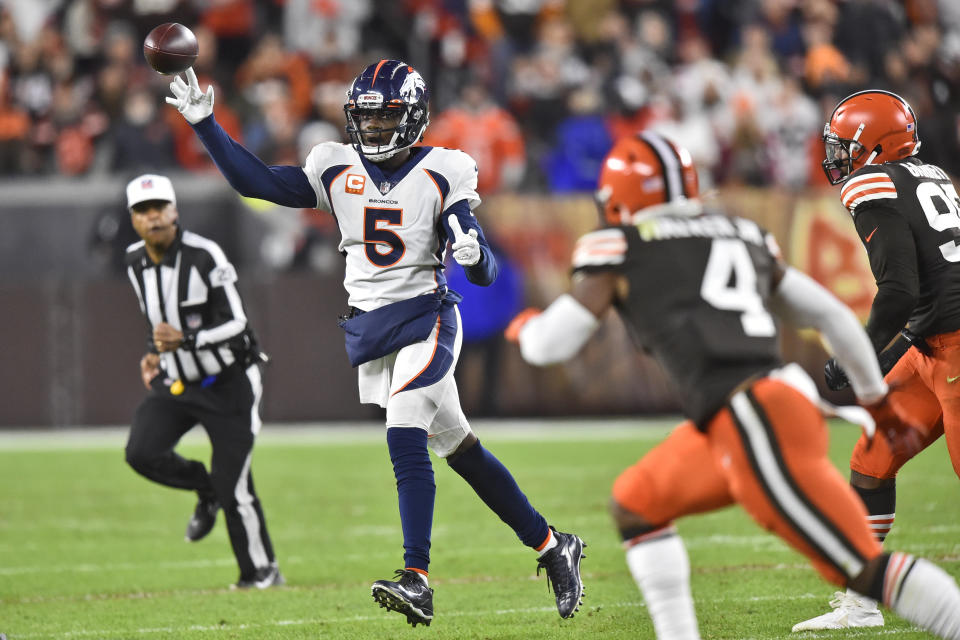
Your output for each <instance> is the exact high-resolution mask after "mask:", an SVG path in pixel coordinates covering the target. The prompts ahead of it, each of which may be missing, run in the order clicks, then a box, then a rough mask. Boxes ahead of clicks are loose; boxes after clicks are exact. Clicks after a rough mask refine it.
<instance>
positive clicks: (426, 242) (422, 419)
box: [167, 60, 585, 626]
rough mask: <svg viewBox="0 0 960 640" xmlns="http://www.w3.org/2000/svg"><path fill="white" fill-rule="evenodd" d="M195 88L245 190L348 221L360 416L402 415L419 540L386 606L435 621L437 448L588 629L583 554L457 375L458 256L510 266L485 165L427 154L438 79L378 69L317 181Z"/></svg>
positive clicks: (200, 128)
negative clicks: (234, 126) (259, 143)
mask: <svg viewBox="0 0 960 640" xmlns="http://www.w3.org/2000/svg"><path fill="white" fill-rule="evenodd" d="M186 76H187V81H186V82H185V81H184V80H183V79H181V78H180V77H179V76H178V77H177V78H176V79H175V80H174V82H173V83H171V85H170V90H171V91H172V92H173V94H174V96H173V97H168V98H167V102H168V103H170V104H172V105H174V106H175V107H176V108H177V110H178V111H180V113H182V114H183V116H184V118H186V119H187V121H188V122H189V123H190V124H191V125H192V126H193V128H194V131H196V133H197V135H198V137H199V138H200V140H201V142H202V143H203V144H204V146H205V147H206V148H207V151H208V152H209V153H210V156H211V157H212V158H213V160H214V161H215V162H216V164H217V167H219V169H220V171H221V172H222V173H223V174H224V176H225V177H226V178H227V180H228V181H229V182H230V184H231V185H232V186H233V187H234V189H236V190H237V191H238V192H240V193H241V194H242V195H245V196H249V197H255V198H261V199H264V200H268V201H271V202H275V203H277V204H280V205H284V206H289V207H300V208H303V207H310V208H318V209H322V210H324V211H329V212H330V213H331V214H332V215H333V216H334V217H335V218H336V219H337V224H338V226H339V228H340V233H341V241H340V249H341V251H342V252H343V253H344V255H345V256H346V260H347V264H346V275H345V277H344V286H345V288H346V290H347V295H348V304H349V305H350V311H349V313H347V314H346V315H344V316H341V319H340V326H341V327H342V328H343V330H344V332H345V338H346V348H347V354H348V356H349V358H350V363H351V364H352V365H353V366H355V367H358V369H359V386H360V401H361V402H365V403H375V404H379V405H380V406H382V407H385V408H386V414H387V418H386V424H387V446H388V448H389V451H390V459H391V461H392V462H393V469H394V475H395V476H396V479H397V494H398V501H399V507H400V520H401V527H402V530H403V546H404V557H403V559H404V568H403V569H400V570H398V571H397V572H396V575H395V576H394V577H395V580H377V581H376V582H374V583H373V585H372V587H371V593H372V595H373V598H374V599H375V600H376V601H377V603H378V604H380V606H381V607H386V608H387V609H389V610H392V611H398V612H400V613H402V614H404V615H405V616H406V618H407V621H408V622H409V623H410V624H412V625H414V626H416V625H417V624H427V625H429V624H430V622H431V621H432V620H433V589H431V588H430V587H429V583H428V566H429V562H430V532H431V528H432V523H433V506H434V498H435V495H436V485H435V484H434V478H433V467H432V465H431V462H430V455H429V452H428V446H429V447H430V448H432V449H433V451H434V452H435V453H436V454H437V455H438V456H440V457H442V458H445V459H446V460H447V463H448V464H449V465H450V467H451V468H452V469H453V470H454V471H456V472H457V473H458V474H459V475H460V476H461V477H463V478H464V479H465V480H466V481H467V482H468V483H469V484H470V486H471V487H472V488H473V490H474V491H475V492H476V493H477V495H478V496H479V497H480V498H481V499H482V500H483V502H484V503H485V504H486V505H487V506H488V507H490V509H492V510H493V511H494V513H496V514H497V515H498V516H499V517H500V519H501V520H503V521H504V522H505V523H506V524H507V525H509V526H510V527H511V528H512V529H513V530H514V532H515V533H516V534H517V536H518V537H519V538H520V540H521V541H522V542H523V543H524V544H525V545H527V546H529V547H531V548H533V549H535V550H536V551H537V552H538V554H539V555H538V570H539V568H541V567H542V568H544V569H546V571H547V576H548V578H549V581H550V583H551V584H552V585H553V591H554V596H555V599H556V604H557V610H558V612H559V613H560V615H561V617H563V618H569V617H572V616H573V614H574V612H575V611H577V610H578V607H579V605H580V602H581V598H582V596H583V583H582V581H581V579H580V560H581V558H582V557H583V547H584V546H585V545H584V543H583V541H582V540H581V539H580V538H579V537H577V536H576V535H574V534H571V533H562V532H559V531H556V530H555V529H554V528H553V527H550V526H548V524H547V521H546V520H545V519H544V517H543V516H542V515H541V514H540V513H539V512H538V511H537V510H536V509H534V508H533V507H532V506H531V505H530V503H529V501H528V500H527V498H526V496H525V495H524V494H523V492H522V491H521V490H520V488H519V487H518V486H517V483H516V481H515V480H514V478H513V476H512V475H511V474H510V472H509V471H508V470H507V469H506V467H504V466H503V464H501V463H500V461H499V460H497V458H496V457H494V456H493V454H491V453H490V452H489V451H488V450H487V449H485V448H484V447H483V446H482V445H481V444H480V441H479V440H478V439H477V437H476V435H474V434H473V433H472V432H471V430H470V425H469V423H468V422H467V419H466V417H464V415H463V411H461V409H460V400H459V396H458V394H457V386H456V382H455V381H454V378H453V370H454V367H455V366H456V362H457V358H458V357H459V355H460V344H461V339H462V338H461V328H460V316H459V313H458V311H457V306H456V304H457V302H459V301H460V300H461V296H460V295H459V294H457V293H456V292H454V291H451V290H449V289H448V287H447V285H446V279H445V278H444V275H443V256H444V252H445V251H446V247H447V242H448V241H451V242H452V243H453V244H452V247H451V248H452V250H453V257H454V259H455V260H456V262H457V263H458V264H459V265H460V266H462V267H463V269H464V271H465V273H466V275H467V279H468V280H470V281H471V282H473V283H476V284H479V285H483V286H486V285H489V284H491V283H492V282H493V281H494V279H495V278H496V276H497V263H496V260H495V259H494V256H493V253H492V252H491V251H490V247H489V246H488V245H487V241H486V240H485V238H484V236H483V230H482V229H481V228H480V225H479V224H478V222H477V219H476V217H475V216H474V215H473V209H474V208H475V207H476V206H477V205H479V204H480V198H479V197H478V196H477V193H476V185H477V166H476V163H475V162H474V161H473V159H472V158H470V156H468V155H467V154H465V153H463V152H461V151H456V150H452V149H443V148H432V147H425V146H415V145H416V144H417V143H418V142H419V141H420V140H421V139H422V137H423V133H424V130H425V129H426V127H427V125H428V123H429V111H428V104H427V103H428V93H427V86H426V83H425V82H424V80H423V78H422V77H421V76H420V74H419V73H417V71H416V70H415V69H414V68H413V67H411V66H410V65H408V64H406V63H405V62H401V61H399V60H380V61H379V62H377V63H374V64H371V65H370V66H368V67H367V68H366V69H364V70H363V71H362V72H361V73H360V75H359V76H357V77H356V79H355V80H354V81H353V84H352V85H351V87H350V90H349V92H348V93H347V101H346V104H345V105H344V114H345V116H346V121H347V125H346V130H347V134H348V135H349V136H350V140H351V144H349V145H347V144H339V143H323V144H320V145H317V146H316V147H315V148H314V149H313V150H312V151H311V153H310V155H309V156H308V158H307V161H306V165H305V166H304V167H295V166H271V167H268V166H266V165H264V164H263V162H261V161H260V160H259V159H258V158H257V157H256V156H254V155H253V154H251V153H250V152H249V151H247V150H246V149H244V148H243V146H242V145H240V144H239V143H237V142H236V141H234V140H233V139H231V138H230V136H229V135H227V134H226V132H225V131H224V130H223V129H222V128H221V127H220V125H218V124H217V122H216V120H215V119H214V118H213V89H212V88H211V87H208V88H207V91H206V93H204V92H201V91H200V87H199V84H198V82H197V78H196V74H195V73H194V72H193V70H192V69H188V70H187V72H186Z"/></svg>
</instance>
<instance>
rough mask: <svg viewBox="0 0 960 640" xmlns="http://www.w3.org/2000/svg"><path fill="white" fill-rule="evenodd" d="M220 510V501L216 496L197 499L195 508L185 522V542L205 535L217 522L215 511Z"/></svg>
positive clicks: (193, 540) (194, 540) (199, 538)
mask: <svg viewBox="0 0 960 640" xmlns="http://www.w3.org/2000/svg"><path fill="white" fill-rule="evenodd" d="M219 510H220V503H219V502H217V499H216V498H204V497H203V496H201V497H200V499H199V500H198V501H197V508H196V509H194V511H193V516H191V517H190V522H188V523H187V533H186V535H185V536H184V537H185V538H186V539H187V542H196V541H197V540H202V539H203V538H205V537H207V534H208V533H210V531H211V530H212V529H213V525H214V524H215V523H216V522H217V511H219Z"/></svg>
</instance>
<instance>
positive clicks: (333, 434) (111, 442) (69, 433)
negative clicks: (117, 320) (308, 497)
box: [0, 417, 680, 453]
mask: <svg viewBox="0 0 960 640" xmlns="http://www.w3.org/2000/svg"><path fill="white" fill-rule="evenodd" d="M679 422H680V419H679V418H671V417H665V418H651V419H647V418H636V419H627V418H617V419H594V418H569V419H562V420H546V419H529V420H471V426H472V427H473V430H474V431H475V432H476V433H477V434H479V435H480V436H481V437H482V438H484V439H489V440H491V441H494V440H496V441H521V442H523V441H536V442H540V441H543V440H550V441H554V442H561V441H563V442H568V441H581V440H599V441H604V440H621V439H624V438H626V439H631V440H634V439H635V440H638V441H641V442H647V441H658V440H660V439H662V438H663V437H664V436H665V435H666V434H667V433H669V431H670V429H672V428H673V427H674V426H675V425H677V424H679ZM383 429H384V427H383V424H382V423H379V422H376V423H375V422H355V423H352V422H332V423H309V424H266V425H264V427H263V430H262V431H261V432H260V435H259V437H258V440H257V446H272V445H280V446H287V445H296V444H314V443H316V444H362V443H367V442H382V441H383V439H384V433H383ZM127 432H128V427H122V426H113V427H95V426H91V427H82V428H71V429H30V430H23V431H0V453H3V452H5V451H49V450H57V449H87V450H89V449H118V448H122V447H123V445H124V443H125V442H126V437H127ZM182 442H183V443H184V444H194V443H203V442H206V434H205V433H204V432H203V429H201V428H200V427H197V428H194V429H193V430H191V431H190V432H189V433H188V434H187V435H186V436H185V438H184V440H183V441H182Z"/></svg>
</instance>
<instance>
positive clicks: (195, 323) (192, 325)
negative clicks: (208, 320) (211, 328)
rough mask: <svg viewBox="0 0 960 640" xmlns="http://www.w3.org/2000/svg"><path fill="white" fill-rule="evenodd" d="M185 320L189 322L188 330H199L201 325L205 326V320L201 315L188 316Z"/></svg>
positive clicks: (192, 314)
mask: <svg viewBox="0 0 960 640" xmlns="http://www.w3.org/2000/svg"><path fill="white" fill-rule="evenodd" d="M184 319H185V320H186V322H187V329H199V328H200V325H201V324H203V318H201V317H200V314H199V313H190V314H187V317H186V318H184Z"/></svg>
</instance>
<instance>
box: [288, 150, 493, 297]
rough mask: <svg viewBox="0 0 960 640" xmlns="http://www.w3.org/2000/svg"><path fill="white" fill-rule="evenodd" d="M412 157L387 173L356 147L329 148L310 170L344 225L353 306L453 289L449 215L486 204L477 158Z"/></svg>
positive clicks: (443, 153)
mask: <svg viewBox="0 0 960 640" xmlns="http://www.w3.org/2000/svg"><path fill="white" fill-rule="evenodd" d="M411 152H412V153H411V157H410V159H409V160H408V161H407V162H406V163H405V164H404V165H403V166H402V167H400V168H399V169H398V170H397V171H395V172H393V173H391V174H386V175H385V174H384V173H382V172H381V171H380V169H379V167H378V166H377V165H375V164H373V163H372V162H370V161H368V160H365V159H362V158H361V157H360V155H359V154H358V153H357V152H356V151H355V150H354V148H353V147H352V146H350V145H345V144H340V143H335V142H327V143H322V144H319V145H317V146H316V147H314V148H313V150H312V151H311V152H310V155H309V156H308V157H307V161H306V164H305V166H304V172H305V173H306V174H307V178H308V179H309V180H310V184H311V185H312V186H313V189H314V191H316V193H317V208H318V209H322V210H324V211H329V212H331V213H332V214H333V215H334V217H335V218H336V220H337V225H338V226H339V227H340V235H341V241H340V251H341V252H342V253H343V254H344V256H345V257H346V273H345V275H344V281H343V285H344V288H346V290H347V295H348V297H349V299H348V303H349V304H350V306H352V307H356V308H358V309H362V310H363V311H371V310H373V309H377V308H379V307H382V306H384V305H386V304H390V303H393V302H399V301H401V300H407V299H409V298H413V297H416V296H420V295H423V294H426V293H429V292H431V291H435V290H436V289H437V288H438V287H440V286H442V285H445V284H446V279H445V278H444V275H443V252H444V250H445V249H446V244H447V235H446V232H445V231H444V228H443V225H442V224H441V214H442V213H443V212H444V211H446V210H447V209H448V208H449V207H450V206H451V205H453V204H456V203H457V202H460V201H466V202H467V204H468V205H469V206H470V209H475V208H476V207H477V206H478V205H479V204H480V197H479V196H478V195H477V192H476V187H477V165H476V163H475V162H474V161H473V159H472V158H471V157H470V156H468V155H467V154H465V153H463V152H462V151H457V150H454V149H445V148H442V147H414V148H412V149H411Z"/></svg>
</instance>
